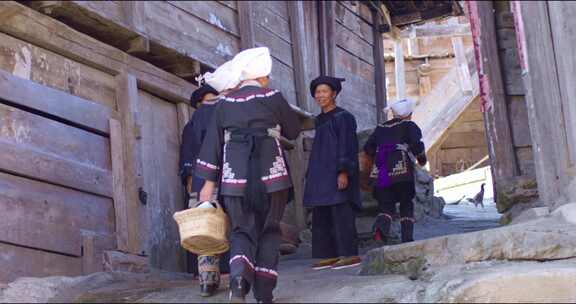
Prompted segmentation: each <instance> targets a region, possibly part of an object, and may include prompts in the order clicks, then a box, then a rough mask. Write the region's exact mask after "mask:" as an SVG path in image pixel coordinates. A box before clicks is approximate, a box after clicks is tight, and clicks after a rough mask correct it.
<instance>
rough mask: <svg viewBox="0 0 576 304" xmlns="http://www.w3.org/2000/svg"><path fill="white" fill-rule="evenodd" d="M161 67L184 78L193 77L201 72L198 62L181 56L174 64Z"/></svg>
mask: <svg viewBox="0 0 576 304" xmlns="http://www.w3.org/2000/svg"><path fill="white" fill-rule="evenodd" d="M163 69H164V70H166V71H168V72H170V73H171V74H174V75H176V76H178V77H180V78H184V79H187V78H190V79H193V78H194V77H196V76H198V75H199V74H200V73H201V71H200V70H201V67H200V62H198V61H196V60H193V59H189V58H182V59H180V60H178V62H176V63H174V64H171V65H169V66H165V67H163Z"/></svg>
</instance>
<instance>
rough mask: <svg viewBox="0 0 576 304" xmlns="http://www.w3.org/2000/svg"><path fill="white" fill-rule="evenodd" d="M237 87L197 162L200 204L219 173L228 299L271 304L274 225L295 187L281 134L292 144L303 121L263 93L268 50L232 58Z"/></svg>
mask: <svg viewBox="0 0 576 304" xmlns="http://www.w3.org/2000/svg"><path fill="white" fill-rule="evenodd" d="M232 63H233V66H235V68H236V69H237V71H239V72H240V80H241V83H240V86H239V88H238V89H237V90H235V91H233V92H231V93H229V94H227V95H226V96H225V97H223V98H221V101H220V102H219V103H218V105H217V106H216V109H215V111H214V116H213V120H212V122H211V124H210V126H209V128H208V132H207V135H206V140H205V141H204V144H203V145H202V149H201V151H200V156H199V158H198V160H197V166H196V170H195V172H196V175H197V176H198V177H200V178H203V179H205V180H206V183H205V184H204V186H203V188H202V190H201V192H200V201H207V200H210V198H211V196H212V193H213V191H214V187H215V185H216V182H217V180H218V177H219V173H220V172H221V173H222V174H221V177H220V178H221V184H220V185H221V188H220V194H221V195H222V198H223V203H224V207H225V209H226V211H227V213H228V215H229V217H230V221H231V236H230V242H231V248H230V256H231V259H230V289H231V292H230V301H231V302H240V303H241V302H244V299H245V296H246V294H247V293H248V292H249V290H250V288H253V289H254V297H255V298H256V300H257V301H258V302H272V301H273V290H274V288H275V286H276V281H277V277H278V273H277V272H276V268H277V265H278V258H279V247H280V243H281V235H280V227H279V223H280V220H281V219H282V215H283V213H284V208H285V206H286V203H287V202H288V195H289V189H290V188H292V182H291V180H290V175H289V173H288V169H287V166H286V163H285V160H284V151H283V150H282V147H281V145H280V141H279V139H278V138H279V136H280V135H281V136H284V137H285V138H287V139H295V138H296V137H297V136H298V134H299V133H300V122H299V120H298V117H297V115H296V113H295V112H294V111H293V110H292V109H291V108H290V106H289V104H288V103H287V102H286V100H285V99H284V97H283V96H282V94H281V93H280V92H279V91H277V90H272V89H269V88H267V86H268V83H269V78H268V75H269V74H270V72H271V69H272V59H271V57H270V53H269V50H268V48H265V47H262V48H253V49H248V50H245V51H243V52H241V53H239V54H238V55H236V57H234V59H232Z"/></svg>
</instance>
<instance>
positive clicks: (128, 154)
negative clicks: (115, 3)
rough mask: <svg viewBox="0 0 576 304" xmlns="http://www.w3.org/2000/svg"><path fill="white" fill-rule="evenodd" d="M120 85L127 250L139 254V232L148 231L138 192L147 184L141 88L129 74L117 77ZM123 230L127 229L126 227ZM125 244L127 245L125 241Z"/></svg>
mask: <svg viewBox="0 0 576 304" xmlns="http://www.w3.org/2000/svg"><path fill="white" fill-rule="evenodd" d="M116 84H117V85H116V90H117V92H116V102H117V104H118V110H119V112H120V116H121V126H122V131H121V132H122V133H121V134H122V140H121V146H122V149H123V150H124V183H125V185H124V191H125V206H126V211H125V213H126V215H125V217H126V222H127V223H126V224H125V225H126V226H127V230H128V231H127V241H126V243H127V245H126V247H125V248H126V251H127V252H130V253H135V254H139V253H141V252H142V251H143V248H141V245H142V242H140V240H139V230H138V229H139V228H141V229H144V228H145V227H139V226H140V225H139V223H140V203H139V197H138V190H139V189H140V188H141V187H142V185H143V180H142V167H141V165H142V163H141V143H140V138H141V134H140V125H139V124H138V110H139V109H138V86H137V83H136V78H135V77H134V76H133V75H130V74H127V73H125V72H122V73H121V74H119V75H118V76H116ZM116 140H117V139H116ZM121 212H123V211H121ZM122 216H124V215H122ZM123 225H124V224H123ZM119 228H120V229H124V228H122V226H121V227H119ZM122 233H123V232H122ZM122 237H124V236H122ZM121 241H122V242H123V239H122V240H121Z"/></svg>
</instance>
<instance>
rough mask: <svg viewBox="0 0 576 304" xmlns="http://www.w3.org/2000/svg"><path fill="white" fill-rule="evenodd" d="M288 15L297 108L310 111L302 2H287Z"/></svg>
mask: <svg viewBox="0 0 576 304" xmlns="http://www.w3.org/2000/svg"><path fill="white" fill-rule="evenodd" d="M287 5H288V14H289V15H290V34H291V37H292V62H293V66H294V86H295V88H296V98H297V104H298V107H300V108H301V109H303V110H304V111H310V110H311V109H312V105H311V104H310V100H309V98H308V96H309V95H308V90H307V87H308V85H307V84H308V82H309V79H308V73H307V70H306V62H307V57H308V53H307V52H308V50H307V48H306V41H305V37H304V33H305V32H306V28H305V27H304V4H303V3H302V1H288V2H287Z"/></svg>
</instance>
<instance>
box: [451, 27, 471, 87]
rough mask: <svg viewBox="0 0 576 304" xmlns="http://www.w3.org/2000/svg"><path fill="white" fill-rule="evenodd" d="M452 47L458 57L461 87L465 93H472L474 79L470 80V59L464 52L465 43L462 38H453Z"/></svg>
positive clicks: (457, 63)
mask: <svg viewBox="0 0 576 304" xmlns="http://www.w3.org/2000/svg"><path fill="white" fill-rule="evenodd" d="M452 47H453V49H454V54H455V55H456V65H457V66H458V75H459V78H460V86H461V88H462V91H463V92H465V93H472V79H470V69H469V68H468V59H467V58H466V52H465V51H464V42H463V39H462V37H453V38H452Z"/></svg>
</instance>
